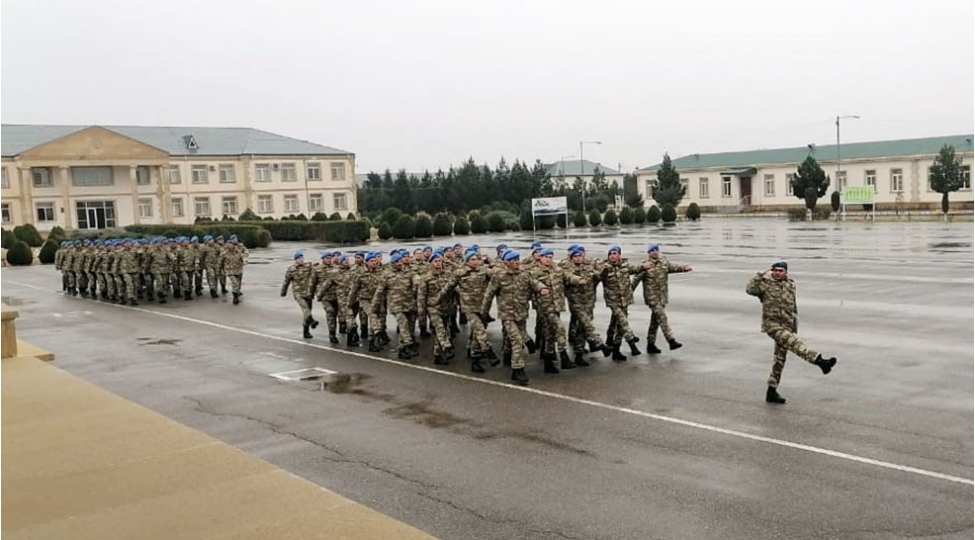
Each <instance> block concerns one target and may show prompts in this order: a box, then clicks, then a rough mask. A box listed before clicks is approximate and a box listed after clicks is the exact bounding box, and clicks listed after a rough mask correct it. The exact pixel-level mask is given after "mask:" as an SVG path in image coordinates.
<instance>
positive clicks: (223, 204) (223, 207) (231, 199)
mask: <svg viewBox="0 0 975 540" xmlns="http://www.w3.org/2000/svg"><path fill="white" fill-rule="evenodd" d="M227 203H231V204H233V206H234V207H233V212H228V211H227ZM238 208H239V207H238V205H237V196H236V195H229V196H225V197H222V198H221V199H220V215H222V216H236V215H239V214H240V212H238Z"/></svg>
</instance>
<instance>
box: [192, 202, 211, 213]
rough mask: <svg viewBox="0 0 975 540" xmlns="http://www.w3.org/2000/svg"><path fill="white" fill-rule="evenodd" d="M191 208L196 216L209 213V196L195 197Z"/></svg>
mask: <svg viewBox="0 0 975 540" xmlns="http://www.w3.org/2000/svg"><path fill="white" fill-rule="evenodd" d="M193 210H194V211H195V213H196V215H197V216H203V217H206V216H209V215H210V197H197V198H195V199H193Z"/></svg>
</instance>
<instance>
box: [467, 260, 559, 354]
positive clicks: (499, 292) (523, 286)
mask: <svg viewBox="0 0 975 540" xmlns="http://www.w3.org/2000/svg"><path fill="white" fill-rule="evenodd" d="M542 287H543V285H542V284H541V283H539V282H538V281H536V280H534V279H532V276H531V274H530V273H529V272H524V271H521V270H514V269H511V268H507V267H506V268H505V269H504V271H503V272H498V273H497V274H495V275H493V276H492V278H491V282H490V283H489V284H488V288H487V291H485V293H484V300H483V301H482V303H481V309H480V313H481V314H482V315H483V314H487V313H489V312H490V311H491V303H492V302H494V297H495V296H497V297H498V318H499V319H501V324H502V326H503V327H504V333H505V340H506V341H507V342H508V347H509V348H510V350H511V353H512V354H511V368H512V369H524V367H525V356H524V353H523V349H524V348H525V338H526V337H527V334H528V329H527V328H526V322H527V321H528V300H529V298H531V297H532V294H534V293H535V292H536V291H539V290H541V289H542Z"/></svg>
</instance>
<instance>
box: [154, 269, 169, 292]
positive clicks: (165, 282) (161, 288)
mask: <svg viewBox="0 0 975 540" xmlns="http://www.w3.org/2000/svg"><path fill="white" fill-rule="evenodd" d="M152 279H153V281H155V282H156V296H158V297H159V298H166V297H167V296H169V273H168V272H156V273H154V274H152Z"/></svg>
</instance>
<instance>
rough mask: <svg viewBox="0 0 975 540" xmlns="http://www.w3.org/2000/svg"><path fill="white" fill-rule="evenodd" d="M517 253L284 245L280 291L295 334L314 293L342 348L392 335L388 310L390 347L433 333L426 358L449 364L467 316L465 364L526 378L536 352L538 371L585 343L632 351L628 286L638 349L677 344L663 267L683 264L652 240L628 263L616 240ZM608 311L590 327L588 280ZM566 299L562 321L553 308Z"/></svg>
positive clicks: (576, 353)
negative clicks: (307, 252) (490, 331)
mask: <svg viewBox="0 0 975 540" xmlns="http://www.w3.org/2000/svg"><path fill="white" fill-rule="evenodd" d="M531 250H532V256H531V258H530V259H528V260H526V261H522V260H521V255H520V254H519V253H518V252H517V251H514V250H510V249H508V247H507V246H506V245H503V244H502V245H500V246H498V248H497V251H496V257H487V256H483V255H482V254H481V252H480V248H479V246H477V245H472V246H470V247H468V248H466V249H465V248H464V247H463V246H461V245H460V244H457V245H455V246H453V247H442V248H438V249H433V248H432V247H430V246H426V247H423V248H417V249H415V250H414V251H413V252H410V251H409V250H406V249H395V250H393V251H391V252H390V253H389V263H388V264H384V262H383V254H382V253H380V252H378V251H370V252H355V253H350V254H343V253H341V252H339V251H326V252H324V253H322V254H321V260H320V262H318V263H308V262H306V261H305V258H304V254H303V253H301V252H297V253H295V254H294V261H295V262H294V264H293V265H291V267H289V268H288V270H287V271H286V273H285V279H284V283H283V284H282V287H281V295H282V296H285V295H286V294H287V291H288V289H289V288H291V290H292V293H293V296H294V299H295V302H296V303H297V304H298V305H299V307H300V309H301V313H302V315H301V316H302V335H303V336H304V337H305V338H307V339H310V338H312V337H313V336H312V334H311V330H312V329H315V328H316V327H317V326H318V325H319V322H318V320H316V319H315V317H314V307H313V304H314V300H316V299H317V300H318V302H319V303H321V304H322V306H323V308H324V311H325V318H326V323H327V328H328V337H329V341H330V342H331V343H333V344H337V343H339V335H340V334H345V335H346V340H345V343H346V345H348V346H352V347H358V346H360V345H362V344H365V346H366V347H368V350H369V351H370V352H379V351H381V350H383V347H385V346H386V345H388V344H389V343H390V342H391V338H390V335H389V333H388V332H387V328H386V321H387V318H388V314H392V315H393V318H394V319H395V321H396V332H397V333H398V344H397V348H396V352H397V356H398V358H399V359H401V360H410V359H412V358H414V357H416V356H418V355H419V345H418V341H417V336H418V335H419V337H420V338H430V339H432V340H433V345H432V351H433V362H434V364H435V365H447V364H449V363H450V361H451V360H452V359H454V358H455V356H456V352H455V348H454V338H455V337H456V336H457V334H458V333H459V332H460V326H462V325H465V324H466V325H467V328H468V340H467V351H466V353H467V358H468V359H469V360H470V363H471V370H472V371H474V372H475V373H483V372H484V371H485V368H486V366H492V367H493V366H497V365H498V364H500V363H501V362H504V364H505V366H510V368H511V380H512V381H514V382H516V383H518V384H523V385H524V384H528V377H527V376H526V375H525V364H526V354H525V351H526V350H527V353H528V354H534V353H535V352H536V351H537V352H538V354H539V358H540V360H542V362H543V364H544V370H545V372H546V373H552V374H555V373H559V372H560V370H564V369H574V368H576V367H585V366H589V365H590V363H589V360H587V354H588V353H594V352H595V353H601V354H602V356H604V357H612V359H613V360H614V361H617V362H625V361H626V360H627V356H626V355H625V354H624V353H623V352H622V351H621V349H622V347H623V342H624V341H625V342H626V346H627V348H628V349H629V351H628V352H629V353H630V355H632V356H636V355H640V354H642V353H641V351H640V349H639V347H638V345H637V343H638V342H639V341H640V338H639V337H637V336H636V335H635V333H634V331H633V329H632V328H631V327H630V323H629V306H630V305H632V304H633V302H634V290H635V289H636V288H637V287H641V286H642V287H643V299H644V303H645V304H646V305H647V307H649V308H650V310H651V312H652V316H651V320H650V325H649V328H648V332H647V337H646V340H647V341H646V343H647V352H648V353H650V354H658V353H660V352H661V349H660V348H658V347H657V345H656V343H657V336H658V333H662V334H663V337H664V340H666V342H667V344H668V346H669V348H670V350H676V349H679V348H680V347H682V344H681V343H680V342H678V341H677V339H676V338H675V337H674V333H673V330H672V329H671V327H670V325H669V321H668V319H667V313H666V306H667V302H668V276H669V275H670V274H672V273H678V272H690V271H691V267H690V266H686V265H676V264H672V263H670V262H669V261H667V259H666V258H664V257H663V256H661V255H660V246H659V245H657V244H651V245H649V246H648V248H647V258H646V259H645V260H643V261H640V262H639V263H630V262H628V261H627V260H626V259H624V258H622V250H621V249H620V247H619V246H612V247H611V248H609V250H608V252H607V254H606V258H605V259H603V260H600V259H590V258H587V253H586V249H585V247H583V246H581V245H572V246H570V247H569V250H568V258H567V259H565V260H563V261H561V262H558V263H556V262H555V253H554V252H553V250H551V249H547V248H544V247H543V246H541V245H540V244H533V245H532V248H531ZM600 284H602V287H603V300H604V302H605V304H606V307H607V308H609V310H610V312H611V313H612V317H611V319H610V322H609V326H608V328H607V330H606V334H605V338H603V336H602V335H600V333H599V332H598V331H597V330H596V328H595V325H594V322H593V311H594V309H595V305H596V300H597V286H598V285H600ZM495 301H496V302H497V318H498V319H500V322H501V327H502V336H503V337H502V346H501V356H500V358H499V356H498V354H497V353H496V352H495V350H494V347H493V346H492V345H491V343H490V341H489V340H488V335H487V331H486V327H487V325H488V324H490V323H491V322H493V321H495V318H493V317H492V316H491V315H490V311H491V308H492V307H493V304H494V303H495ZM567 308H568V312H569V321H568V326H566V324H565V321H564V320H563V317H562V314H563V313H564V312H565V311H566V309H567ZM530 310H534V311H535V315H536V316H535V320H536V325H535V328H534V331H533V332H532V335H530V334H529V332H528V328H527V321H528V319H529V312H530Z"/></svg>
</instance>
